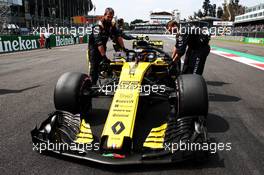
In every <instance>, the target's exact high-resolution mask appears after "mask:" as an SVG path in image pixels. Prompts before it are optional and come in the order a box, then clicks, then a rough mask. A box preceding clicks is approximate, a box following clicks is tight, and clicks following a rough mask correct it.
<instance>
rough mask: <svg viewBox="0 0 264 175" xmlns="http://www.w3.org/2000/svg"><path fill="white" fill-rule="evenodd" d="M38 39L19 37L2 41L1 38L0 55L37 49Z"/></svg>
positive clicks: (0, 38)
mask: <svg viewBox="0 0 264 175" xmlns="http://www.w3.org/2000/svg"><path fill="white" fill-rule="evenodd" d="M37 48H38V46H37V41H36V39H23V38H22V37H17V38H15V39H12V40H6V41H4V40H2V37H0V53H4V52H14V51H23V50H31V49H37Z"/></svg>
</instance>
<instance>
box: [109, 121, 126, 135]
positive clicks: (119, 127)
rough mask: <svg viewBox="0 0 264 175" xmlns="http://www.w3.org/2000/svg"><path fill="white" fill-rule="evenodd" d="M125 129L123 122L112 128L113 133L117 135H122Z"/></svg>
mask: <svg viewBox="0 0 264 175" xmlns="http://www.w3.org/2000/svg"><path fill="white" fill-rule="evenodd" d="M124 129H125V126H124V124H123V123H122V122H116V123H115V124H114V125H113V126H112V131H113V132H114V134H115V135H118V134H120V133H121V132H122V131H123V130H124Z"/></svg>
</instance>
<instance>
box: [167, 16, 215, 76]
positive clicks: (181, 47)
mask: <svg viewBox="0 0 264 175" xmlns="http://www.w3.org/2000/svg"><path fill="white" fill-rule="evenodd" d="M188 27H190V25H188ZM166 28H167V30H168V31H169V32H170V33H172V32H173V31H172V30H175V29H176V30H177V31H178V32H177V35H176V44H175V46H174V48H173V53H172V58H173V62H174V63H178V64H179V65H180V64H181V63H180V62H181V61H180V58H181V57H182V56H183V55H184V54H185V51H186V47H187V46H188V49H187V52H186V56H185V60H184V65H183V70H182V73H183V74H199V75H202V74H203V70H204V66H205V61H206V58H207V56H208V55H209V53H210V46H209V41H210V36H209V35H207V34H203V33H202V32H201V30H200V32H199V33H195V32H197V30H196V29H195V31H194V30H193V29H192V32H189V33H186V34H180V32H179V30H180V29H179V24H178V23H177V22H176V21H173V20H172V21H169V22H168V23H167V25H166ZM188 31H189V30H188Z"/></svg>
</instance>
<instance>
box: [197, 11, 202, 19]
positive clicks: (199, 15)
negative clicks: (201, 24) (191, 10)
mask: <svg viewBox="0 0 264 175" xmlns="http://www.w3.org/2000/svg"><path fill="white" fill-rule="evenodd" d="M197 16H198V17H199V18H202V17H203V12H202V10H201V9H199V11H198V13H197Z"/></svg>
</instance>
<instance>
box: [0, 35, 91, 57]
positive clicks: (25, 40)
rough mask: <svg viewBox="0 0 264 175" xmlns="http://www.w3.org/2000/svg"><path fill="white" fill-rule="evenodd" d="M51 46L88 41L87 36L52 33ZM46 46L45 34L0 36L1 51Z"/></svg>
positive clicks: (6, 51)
mask: <svg viewBox="0 0 264 175" xmlns="http://www.w3.org/2000/svg"><path fill="white" fill-rule="evenodd" d="M50 39H51V47H60V46H67V45H73V44H83V43H87V41H88V39H87V36H83V37H82V36H78V37H76V38H75V39H74V37H73V36H67V35H51V36H50ZM41 48H45V38H44V37H43V36H41V37H39V36H0V53H8V52H17V51H26V50H33V49H41Z"/></svg>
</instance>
